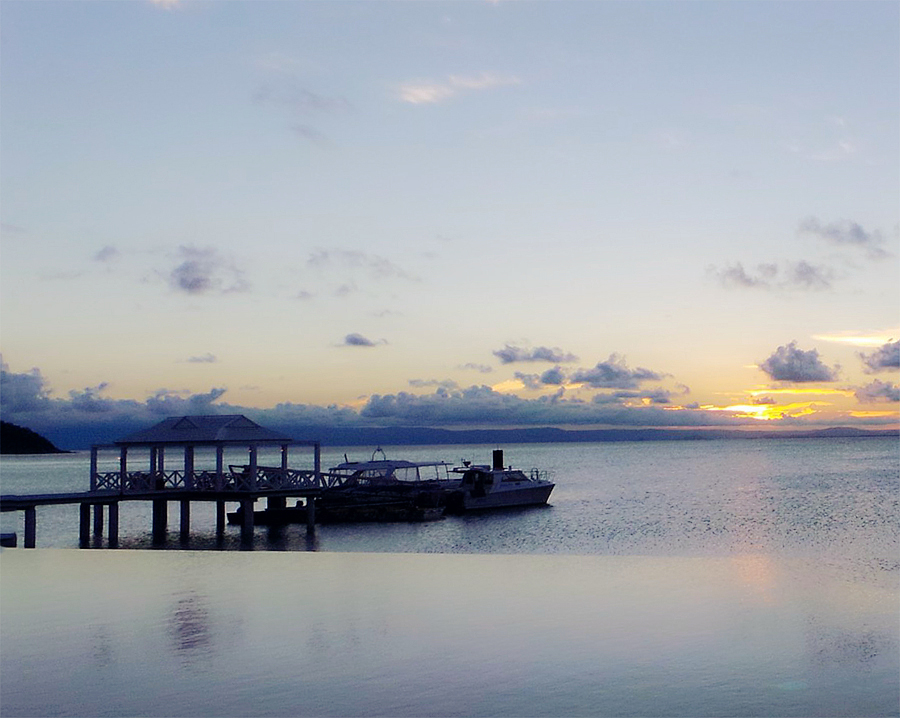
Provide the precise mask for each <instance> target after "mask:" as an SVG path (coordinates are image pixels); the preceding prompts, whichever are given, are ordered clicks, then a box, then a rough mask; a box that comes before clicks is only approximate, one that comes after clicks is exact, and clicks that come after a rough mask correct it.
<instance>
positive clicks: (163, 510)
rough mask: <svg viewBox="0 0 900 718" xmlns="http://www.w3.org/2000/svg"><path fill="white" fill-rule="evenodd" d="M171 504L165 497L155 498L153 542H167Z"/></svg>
mask: <svg viewBox="0 0 900 718" xmlns="http://www.w3.org/2000/svg"><path fill="white" fill-rule="evenodd" d="M168 513H169V506H168V502H167V501H166V500H165V499H153V543H154V544H162V543H165V542H166V531H167V529H168V520H169V516H168Z"/></svg>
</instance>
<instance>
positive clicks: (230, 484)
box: [0, 416, 327, 548]
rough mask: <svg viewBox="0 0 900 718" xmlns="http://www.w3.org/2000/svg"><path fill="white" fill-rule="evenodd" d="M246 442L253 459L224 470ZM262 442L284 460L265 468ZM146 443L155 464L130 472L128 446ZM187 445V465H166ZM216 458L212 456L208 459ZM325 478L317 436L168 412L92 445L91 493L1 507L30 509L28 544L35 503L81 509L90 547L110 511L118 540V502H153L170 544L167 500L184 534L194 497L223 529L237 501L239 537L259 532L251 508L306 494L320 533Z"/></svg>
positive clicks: (114, 541)
mask: <svg viewBox="0 0 900 718" xmlns="http://www.w3.org/2000/svg"><path fill="white" fill-rule="evenodd" d="M297 444H300V445H303V446H309V447H312V448H313V468H312V469H311V470H310V469H292V468H290V467H289V466H288V449H289V447H290V446H291V445H297ZM235 446H244V447H245V448H246V449H247V452H248V454H247V458H248V460H247V463H246V464H239V465H231V466H229V467H228V468H227V469H226V467H225V450H226V448H229V449H234V447H235ZM261 446H280V447H281V465H280V466H275V467H270V466H260V465H259V464H258V461H257V452H258V449H259V447H261ZM133 448H140V449H143V450H144V452H143V453H144V455H145V456H146V454H147V453H149V459H150V461H149V466H148V467H147V468H146V469H141V470H139V471H135V470H129V466H128V453H129V449H133ZM172 448H177V449H180V450H181V453H182V455H183V456H182V459H183V468H179V469H174V470H173V469H167V468H166V467H165V456H166V453H167V450H171V449H172ZM210 448H211V449H214V450H215V469H197V468H195V463H196V462H197V459H198V458H199V457H198V454H199V453H201V452H202V451H203V450H204V449H210ZM109 449H113V450H115V451H116V452H118V455H119V456H118V470H115V471H101V470H100V468H99V467H100V463H101V461H100V455H101V452H103V451H104V450H109ZM209 458H210V459H211V458H212V457H209ZM326 480H327V478H326V477H325V476H324V475H323V474H322V471H321V446H320V444H319V442H318V441H294V440H293V439H291V438H288V437H285V436H282V435H280V434H277V433H276V432H273V431H270V430H268V429H264V428H263V427H261V426H259V425H258V424H256V423H254V422H252V421H250V420H249V419H247V418H246V417H245V416H183V417H170V418H168V419H166V420H164V421H162V422H160V423H159V424H157V425H156V426H153V427H150V428H149V429H146V430H144V431H140V432H137V433H135V434H132V435H130V436H128V437H125V438H124V439H122V440H120V441H117V442H115V444H114V445H112V446H93V447H91V468H90V490H89V491H84V492H74V493H62V494H29V495H19V496H12V495H9V496H0V511H2V512H6V511H23V512H24V513H25V536H24V547H25V548H34V547H35V544H36V534H37V508H38V507H39V506H51V505H60V504H78V505H79V506H80V512H81V513H80V522H79V544H80V545H81V546H82V547H86V546H88V545H89V543H90V538H91V513H92V512H93V535H94V536H102V535H103V525H104V509H106V510H107V512H108V516H109V522H108V532H109V533H108V542H109V545H110V546H111V547H114V546H117V545H118V537H119V503H120V502H122V501H151V502H152V515H153V519H152V521H153V541H154V543H162V542H165V537H166V532H167V521H168V502H169V501H178V502H179V504H180V507H181V526H180V529H181V536H182V538H183V539H186V538H187V536H188V535H189V534H190V514H191V502H193V501H215V502H216V531H217V533H222V532H223V531H224V530H225V522H226V521H225V520H226V514H225V504H226V502H228V501H230V502H238V503H239V504H240V506H241V514H242V524H241V538H242V540H244V541H247V542H249V541H251V540H252V537H253V528H254V526H253V522H254V516H253V506H254V503H255V502H256V500H257V499H260V498H265V499H266V502H267V508H269V509H280V508H284V507H285V506H286V504H287V499H288V498H289V497H295V498H302V499H303V500H304V501H305V503H306V506H307V512H306V514H307V531H308V532H310V533H311V532H313V531H314V530H315V501H314V499H315V498H316V497H317V496H319V494H320V493H321V491H322V490H323V489H324V488H325V487H326V483H325V482H326Z"/></svg>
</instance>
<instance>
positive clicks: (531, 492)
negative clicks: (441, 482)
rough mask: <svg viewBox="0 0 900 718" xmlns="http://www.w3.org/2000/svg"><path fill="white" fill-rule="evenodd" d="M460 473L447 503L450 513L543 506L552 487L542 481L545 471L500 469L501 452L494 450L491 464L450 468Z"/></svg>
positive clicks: (544, 480) (501, 461)
mask: <svg viewBox="0 0 900 718" xmlns="http://www.w3.org/2000/svg"><path fill="white" fill-rule="evenodd" d="M453 473H456V474H461V475H462V478H461V479H460V484H459V487H458V488H457V489H456V490H455V491H453V492H452V493H451V494H450V496H449V497H448V500H447V510H448V511H450V512H462V511H477V510H481V509H499V508H507V507H512V506H539V505H542V504H546V503H547V499H549V498H550V492H552V491H553V487H554V486H555V485H556V484H554V483H553V482H552V481H549V480H548V479H547V478H546V472H540V471H538V470H537V469H531V470H530V471H528V472H527V473H526V472H525V471H522V470H520V469H513V468H512V467H504V466H503V451H502V449H496V450H495V451H494V455H493V465H491V466H487V465H472V464H469V463H466V464H465V465H464V466H461V467H458V468H455V469H453Z"/></svg>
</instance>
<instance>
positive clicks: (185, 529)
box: [181, 499, 191, 541]
mask: <svg viewBox="0 0 900 718" xmlns="http://www.w3.org/2000/svg"><path fill="white" fill-rule="evenodd" d="M190 535H191V502H190V500H189V499H182V500H181V540H182V541H187V540H188V538H190Z"/></svg>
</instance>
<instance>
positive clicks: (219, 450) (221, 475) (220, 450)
mask: <svg viewBox="0 0 900 718" xmlns="http://www.w3.org/2000/svg"><path fill="white" fill-rule="evenodd" d="M224 488H225V447H224V446H222V445H221V444H219V445H218V446H217V447H216V491H222V490H223V489H224Z"/></svg>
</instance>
